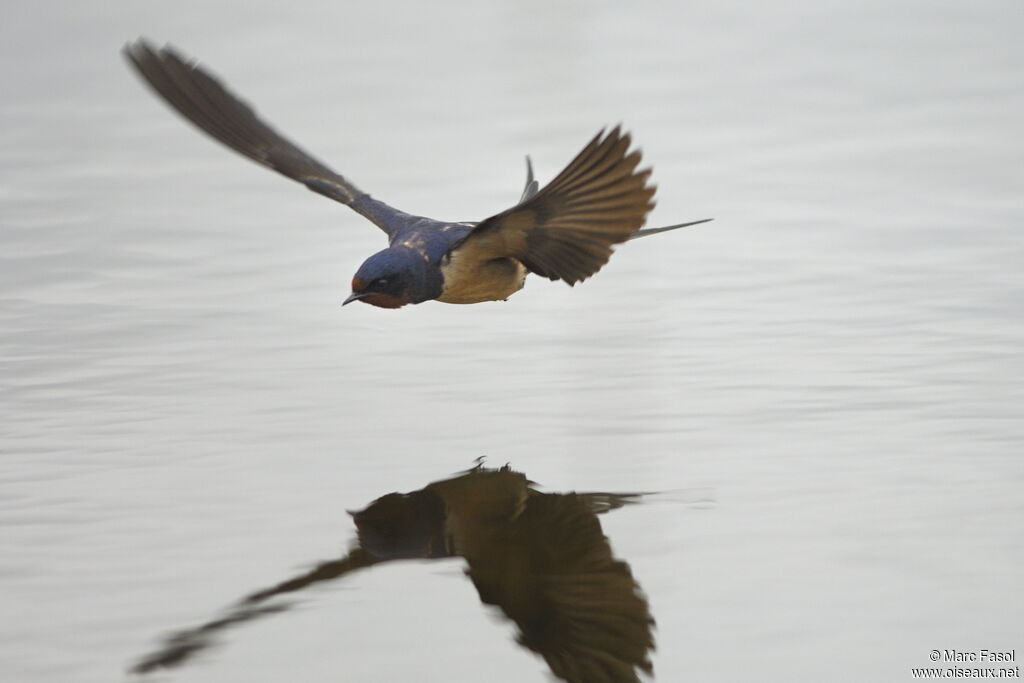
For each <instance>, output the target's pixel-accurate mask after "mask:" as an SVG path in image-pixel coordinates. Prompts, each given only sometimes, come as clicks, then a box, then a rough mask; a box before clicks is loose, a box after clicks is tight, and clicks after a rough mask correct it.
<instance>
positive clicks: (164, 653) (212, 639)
mask: <svg viewBox="0 0 1024 683" xmlns="http://www.w3.org/2000/svg"><path fill="white" fill-rule="evenodd" d="M380 561H381V560H379V559H378V558H376V557H374V556H373V555H371V554H370V553H368V552H366V551H365V550H363V549H362V548H359V547H356V548H353V549H352V550H351V552H349V553H348V554H347V555H345V556H344V557H342V558H339V559H337V560H329V561H327V562H321V563H320V564H318V565H317V566H315V567H314V568H313V569H311V570H309V571H308V572H306V573H304V574H300V575H299V576H296V577H294V578H292V579H289V580H287V581H282V582H281V583H279V584H277V585H276V586H273V587H271V588H266V589H264V590H260V591H257V592H255V593H252V594H250V595H249V596H248V597H246V598H243V599H242V600H240V601H239V602H237V603H235V605H234V606H233V607H231V608H230V609H229V610H227V611H225V612H224V613H222V614H221V616H219V617H216V618H214V619H211V620H210V621H207V622H206V623H204V624H200V625H199V626H194V627H192V628H188V629H184V630H181V631H176V632H174V633H171V634H170V635H168V636H166V637H164V639H163V642H162V643H161V645H160V647H159V648H158V649H157V650H155V651H153V652H151V653H150V654H148V655H146V656H145V657H143V658H141V659H140V660H139V661H138V662H136V663H135V665H133V666H132V668H131V671H132V673H137V674H144V673H149V672H151V671H155V670H157V669H171V668H174V667H178V666H181V665H182V664H185V663H186V662H188V661H191V660H192V659H194V658H195V657H196V655H198V654H199V653H201V652H203V651H205V650H207V649H209V648H210V647H212V646H213V645H214V644H215V643H216V642H217V637H218V636H219V635H220V634H221V633H223V632H224V631H227V630H228V629H230V628H233V627H235V626H238V625H240V624H244V623H246V622H249V621H253V620H255V619H260V618H262V617H265V616H269V615H271V614H277V613H278V612H283V611H285V610H287V609H288V607H289V606H288V605H287V604H277V605H262V604H260V603H263V602H266V601H267V600H269V599H270V598H273V597H275V596H277V595H282V594H285V593H293V592H295V591H300V590H303V589H304V588H308V587H309V586H312V585H313V584H315V583H320V582H321V581H333V580H335V579H340V578H341V577H343V576H345V575H347V574H350V573H351V572H354V571H356V570H357V569H365V568H366V567H370V566H373V565H374V564H377V563H378V562H380Z"/></svg>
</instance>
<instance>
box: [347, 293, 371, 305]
mask: <svg viewBox="0 0 1024 683" xmlns="http://www.w3.org/2000/svg"><path fill="white" fill-rule="evenodd" d="M369 295H370V292H352V293H351V294H349V295H348V298H347V299H345V300H344V301H342V302H341V305H342V306H345V305H348V304H350V303H352V302H353V301H358V300H359V299H362V298H363V297H364V296H369Z"/></svg>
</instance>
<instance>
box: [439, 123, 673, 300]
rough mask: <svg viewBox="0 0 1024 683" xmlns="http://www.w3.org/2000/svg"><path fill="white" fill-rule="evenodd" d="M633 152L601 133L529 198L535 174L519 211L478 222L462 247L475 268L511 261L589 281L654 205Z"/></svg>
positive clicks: (621, 139)
mask: <svg viewBox="0 0 1024 683" xmlns="http://www.w3.org/2000/svg"><path fill="white" fill-rule="evenodd" d="M629 145H630V138H629V135H628V134H626V135H624V134H622V133H621V131H620V130H619V129H618V128H615V129H613V130H612V131H611V132H609V133H608V134H605V133H604V131H601V132H600V133H598V134H597V136H596V137H594V139H593V140H591V141H590V143H589V144H588V145H587V146H586V147H585V148H583V151H582V152H580V153H579V155H577V157H576V158H575V159H573V160H572V161H571V162H569V165H568V166H566V167H565V169H564V170H563V171H562V172H561V173H559V174H558V175H557V176H556V177H555V179H554V180H552V181H551V182H550V183H548V184H547V185H545V186H544V187H542V188H541V189H540V191H539V192H536V193H532V192H531V189H532V188H531V186H532V182H531V181H532V180H533V178H532V174H531V175H530V177H528V181H527V186H526V190H524V192H523V197H524V199H523V201H522V202H521V203H520V204H517V205H516V206H514V207H512V208H511V209H508V210H507V211H503V212H502V213H499V214H497V215H495V216H491V217H490V218H488V219H486V220H484V221H482V222H480V224H479V225H477V226H476V227H475V228H474V229H473V231H472V232H471V233H469V235H467V236H466V238H465V239H464V241H463V242H462V244H461V245H459V246H457V247H456V248H457V249H465V250H466V251H467V252H469V253H472V254H473V255H474V257H473V260H474V261H476V260H479V261H481V262H482V261H487V260H490V259H496V258H508V257H511V258H514V259H517V260H518V261H520V262H521V263H522V264H523V265H524V266H526V267H527V269H529V270H530V271H531V272H534V273H537V274H538V275H542V276H543V277H546V278H550V279H552V280H564V281H565V282H567V283H569V284H570V285H571V284H575V283H577V282H579V281H581V280H586V279H587V278H588V277H590V276H591V275H593V274H594V273H596V272H597V271H598V270H600V269H601V266H603V265H604V264H605V263H607V262H608V258H609V257H610V256H611V254H612V246H613V245H615V244H618V243H620V242H625V241H626V240H628V239H629V238H630V236H631V235H632V234H633V233H634V232H635V231H636V230H637V229H638V228H640V226H642V225H643V224H644V221H645V220H646V218H647V212H648V211H650V210H651V208H652V207H653V206H654V201H653V197H654V188H653V187H649V186H648V185H647V178H648V176H649V175H650V174H651V172H650V170H646V171H639V172H638V171H636V167H637V164H639V163H640V152H639V151H633V152H629ZM627 152H628V153H627Z"/></svg>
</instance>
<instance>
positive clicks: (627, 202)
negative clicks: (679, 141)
mask: <svg viewBox="0 0 1024 683" xmlns="http://www.w3.org/2000/svg"><path fill="white" fill-rule="evenodd" d="M124 52H125V55H126V56H127V58H128V60H129V62H130V63H131V64H132V65H133V66H134V67H135V68H136V69H137V70H138V72H139V73H140V74H141V75H142V77H143V78H144V79H145V80H146V81H147V82H148V83H149V84H150V85H151V86H152V87H153V89H154V90H155V91H156V92H157V93H158V94H159V95H160V96H161V97H163V98H164V99H165V100H166V101H167V102H168V103H169V104H170V105H171V106H173V107H174V108H175V109H177V110H178V111H179V112H180V113H181V114H182V115H183V116H185V117H186V118H187V119H188V120H189V121H191V122H192V123H193V124H195V125H196V126H197V127H199V128H200V129H201V130H203V131H204V132H206V133H207V134H209V135H210V136H212V137H213V138H215V139H217V140H219V141H220V142H222V143H223V144H225V145H227V146H228V147H230V148H232V149H233V150H235V151H236V152H238V153H240V154H242V155H244V156H246V157H248V158H250V159H252V160H253V161H256V162H257V163H259V164H262V165H263V166H266V167H268V168H271V169H273V170H275V171H277V172H279V173H281V174H283V175H285V176H287V177H289V178H292V179H293V180H296V181H298V182H301V183H302V184H304V185H305V186H306V187H307V188H309V189H310V190H312V191H313V192H316V193H318V194H322V195H324V196H326V197H328V198H330V199H334V200H335V201H338V202H341V203H342V204H345V205H347V206H349V207H350V208H352V209H353V210H354V211H356V212H357V213H359V214H361V215H362V216H364V217H366V218H367V219H369V220H370V221H371V222H372V223H374V224H375V225H377V227H379V228H380V229H381V230H383V231H384V232H385V233H386V234H387V236H388V247H387V248H386V249H384V250H382V251H380V252H377V253H376V254H374V255H372V256H370V258H368V259H367V260H366V261H365V262H364V263H363V264H362V266H360V268H359V270H358V271H357V272H356V274H355V277H353V279H352V294H351V295H350V296H349V297H348V299H346V300H345V303H349V302H350V301H362V302H364V303H368V304H372V305H374V306H378V307H381V308H399V307H401V306H404V305H406V304H416V303H421V302H423V301H430V300H436V301H441V302H445V303H453V304H471V303H479V302H483V301H497V300H504V299H507V298H508V297H509V296H511V295H512V294H514V293H516V292H517V291H519V290H520V289H522V287H523V283H524V281H525V278H526V275H527V274H528V273H530V272H533V273H536V274H538V275H541V276H543V277H547V278H549V279H552V280H563V281H564V282H566V283H568V284H569V285H573V284H575V283H577V282H580V281H582V280H585V279H586V278H588V277H590V276H591V275H593V274H594V273H596V272H597V271H598V270H600V268H601V267H602V266H603V265H604V264H605V263H607V261H608V258H609V257H610V256H611V252H612V247H613V246H614V245H615V244H618V243H621V242H624V241H626V240H628V239H632V238H635V237H640V236H643V235H645V234H652V233H655V232H662V231H664V230H669V229H674V228H677V227H684V226H687V225H694V224H696V223H702V222H704V221H694V222H691V223H683V224H679V225H674V226H667V227H665V228H654V229H648V230H641V227H642V226H643V224H644V222H645V220H646V218H647V213H648V212H649V211H650V210H651V208H653V206H654V201H653V197H654V191H655V190H654V187H653V186H649V185H647V178H648V176H649V175H650V170H644V171H637V170H636V167H637V166H638V164H639V163H640V152H639V151H636V150H634V151H632V152H630V151H629V147H630V137H629V135H628V134H623V133H622V132H621V131H620V130H619V128H618V127H616V128H614V129H613V130H611V131H610V132H608V133H605V132H604V131H601V132H600V133H598V134H597V136H595V137H594V138H593V139H592V140H591V141H590V143H589V144H588V145H587V146H586V147H585V148H584V149H583V151H582V152H580V154H579V155H577V157H576V158H575V159H574V160H573V161H572V162H570V164H569V165H568V166H567V167H566V168H565V169H564V170H563V171H562V172H561V173H560V174H558V176H556V177H555V179H554V180H552V181H551V182H550V183H549V184H548V185H546V186H544V187H543V188H540V189H538V184H537V182H536V181H535V180H534V179H533V169H532V168H531V167H530V165H529V160H527V170H528V175H527V182H526V189H525V190H524V192H523V195H522V199H521V200H520V202H519V203H518V204H516V205H515V206H513V207H512V208H510V209H508V210H506V211H503V212H501V213H499V214H497V215H495V216H492V217H490V218H487V219H485V220H483V221H480V222H478V223H473V222H455V223H446V222H443V221H436V220H433V219H430V218H425V217H422V216H413V215H410V214H407V213H405V212H403V211H399V210H398V209H395V208H393V207H391V206H389V205H388V204H386V203H384V202H382V201H380V200H378V199H375V198H373V197H371V196H370V195H368V194H366V193H365V192H363V191H361V190H360V189H359V188H357V187H356V186H355V185H353V184H352V183H351V182H349V181H348V180H347V179H346V178H345V177H343V176H342V175H340V174H338V173H336V172H335V171H333V170H331V169H330V168H329V167H328V166H326V165H325V164H323V163H322V162H320V161H319V160H317V159H315V158H314V157H312V156H311V155H309V154H308V153H307V152H305V151H303V150H302V149H300V148H299V147H298V146H297V145H295V144H294V143H293V142H291V141H290V140H288V139H287V138H285V137H283V136H282V135H280V134H279V133H277V132H276V131H275V130H274V129H273V128H271V127H270V126H268V125H267V124H266V123H264V122H263V121H261V120H260V119H259V117H257V115H256V113H255V112H254V111H253V110H252V109H251V108H250V107H249V106H248V105H247V104H245V103H244V102H242V101H241V100H240V99H238V98H237V97H236V96H234V95H233V94H231V93H230V92H229V91H228V90H227V89H226V88H225V87H224V86H223V85H222V84H221V83H220V82H219V81H218V80H217V79H216V78H214V77H213V76H211V75H209V74H208V73H207V72H206V71H204V70H203V69H202V68H200V67H199V66H198V65H196V64H195V63H194V62H189V61H187V60H185V59H183V58H182V57H180V56H179V55H178V54H177V53H176V52H175V51H174V50H173V49H172V48H170V47H164V48H161V49H159V50H157V49H154V48H153V47H151V46H150V45H149V44H148V43H147V42H146V41H144V40H138V41H136V42H135V43H132V44H129V45H127V46H126V47H125V50H124Z"/></svg>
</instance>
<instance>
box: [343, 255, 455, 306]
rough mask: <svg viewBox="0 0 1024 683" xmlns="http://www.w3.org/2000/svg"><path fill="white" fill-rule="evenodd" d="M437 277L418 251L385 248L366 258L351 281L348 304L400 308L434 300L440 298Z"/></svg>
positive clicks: (436, 270) (432, 267)
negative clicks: (356, 303)
mask: <svg viewBox="0 0 1024 683" xmlns="http://www.w3.org/2000/svg"><path fill="white" fill-rule="evenodd" d="M441 282H442V279H441V274H440V271H439V270H438V269H437V267H436V266H433V265H432V264H430V263H428V261H427V258H426V256H424V255H423V254H421V253H420V252H419V251H416V250H414V249H409V248H405V247H388V248H387V249H384V250H383V251H378V252H377V253H376V254H374V255H373V256H371V257H370V258H368V259H366V261H364V262H363V265H361V266H359V270H357V271H356V274H355V276H354V277H353V278H352V294H350V295H349V297H348V298H347V299H345V301H344V303H343V304H342V305H344V304H347V303H350V302H352V301H362V302H363V303H367V304H371V305H373V306H379V307H380V308H401V307H402V306H405V305H406V304H418V303H420V302H421V301H427V300H429V299H435V298H437V297H438V296H440V295H441Z"/></svg>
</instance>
